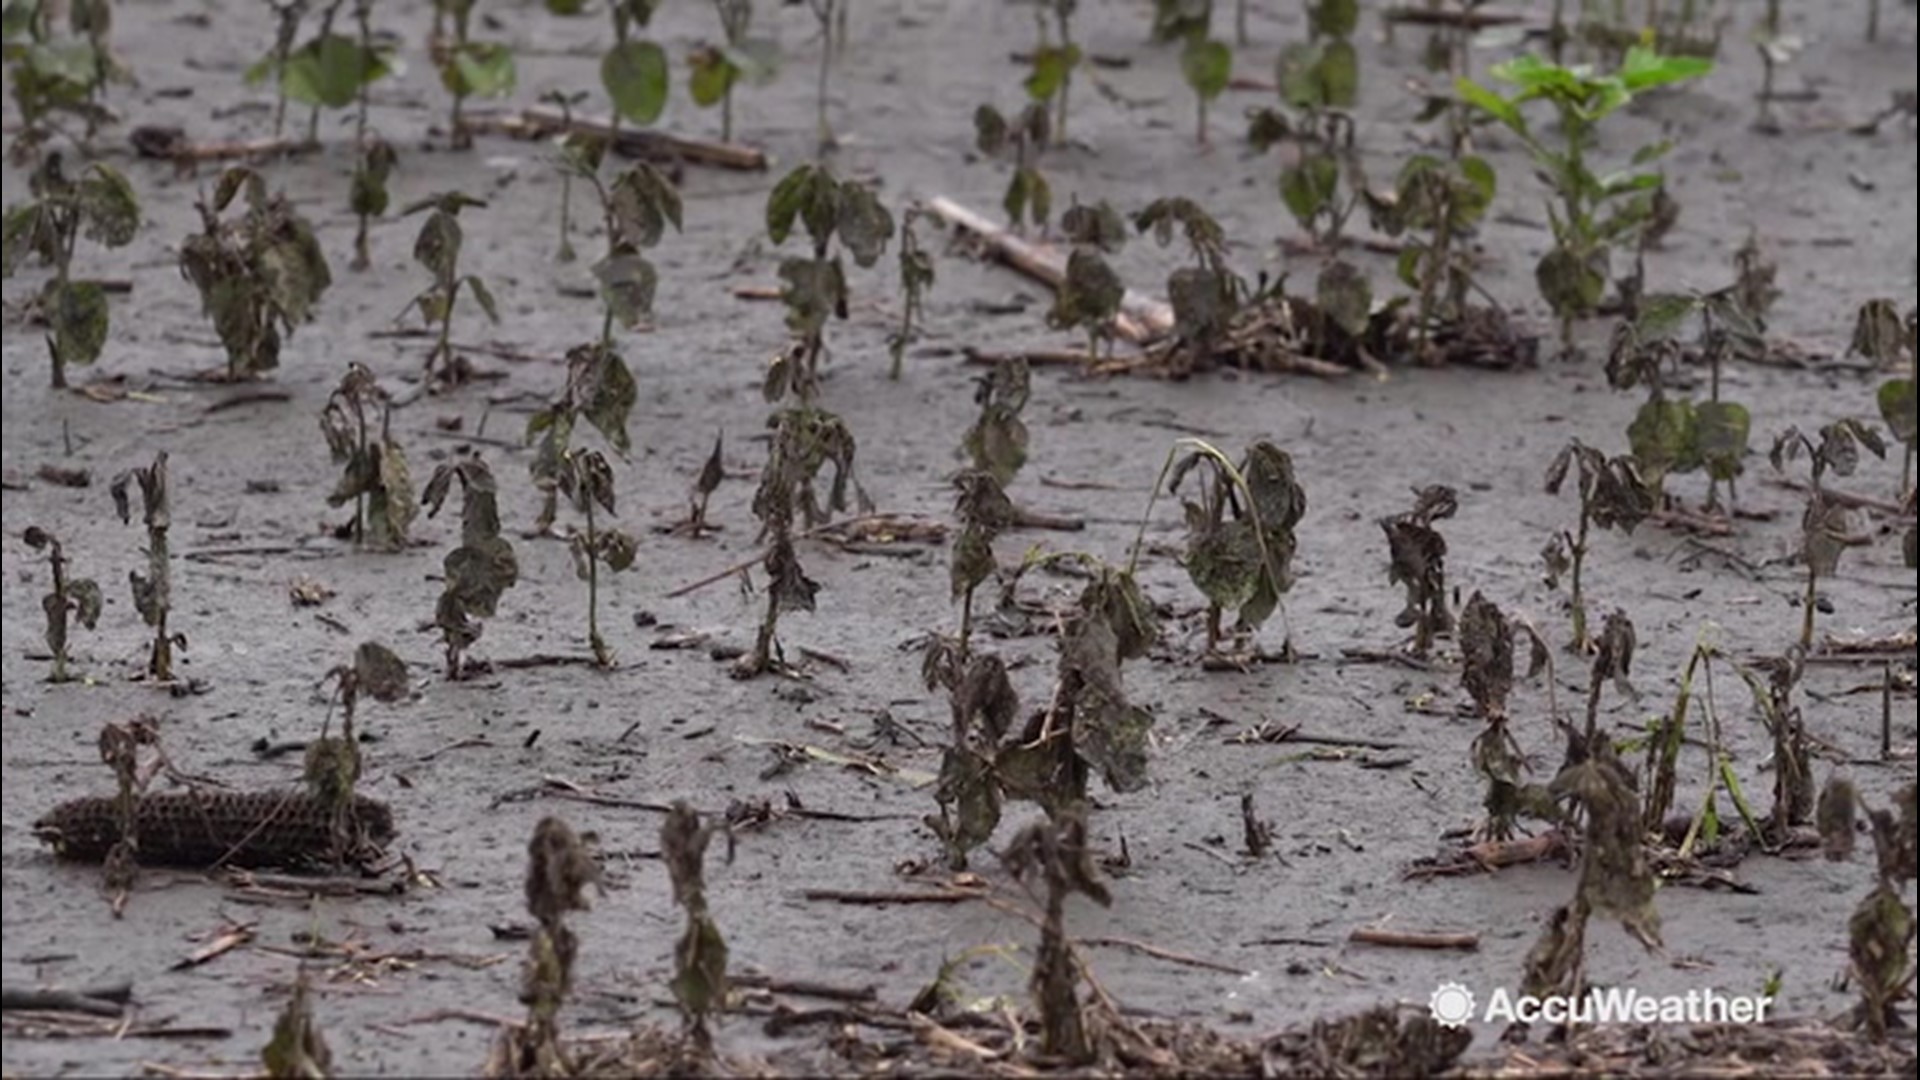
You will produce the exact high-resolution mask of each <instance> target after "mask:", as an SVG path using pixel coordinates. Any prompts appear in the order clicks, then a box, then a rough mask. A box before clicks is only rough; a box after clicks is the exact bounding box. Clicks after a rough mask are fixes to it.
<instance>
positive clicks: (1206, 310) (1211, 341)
mask: <svg viewBox="0 0 1920 1080" xmlns="http://www.w3.org/2000/svg"><path fill="white" fill-rule="evenodd" d="M1133 227H1134V228H1135V229H1137V230H1139V231H1140V232H1142V233H1145V232H1147V231H1148V230H1152V231H1153V238H1154V241H1155V242H1156V243H1158V244H1159V245H1160V246H1161V247H1166V246H1167V245H1168V244H1170V243H1172V242H1173V237H1174V229H1175V228H1176V227H1177V228H1178V229H1179V230H1180V233H1181V235H1182V236H1184V237H1185V239H1186V241H1187V247H1188V248H1190V249H1191V250H1192V252H1193V263H1194V264H1193V265H1192V266H1183V267H1181V268H1179V269H1177V270H1175V271H1174V272H1173V273H1171V274H1169V275H1167V298H1168V300H1169V301H1171V303H1172V305H1173V333H1174V337H1175V338H1176V339H1177V341H1178V346H1177V347H1178V348H1179V349H1181V350H1182V351H1184V352H1186V353H1188V354H1189V355H1190V356H1191V358H1192V361H1193V362H1194V363H1198V362H1200V361H1203V360H1205V359H1207V358H1209V357H1211V356H1212V355H1213V352H1214V349H1215V346H1216V345H1217V344H1218V343H1219V342H1220V341H1221V340H1222V338H1224V337H1225V336H1226V334H1227V331H1228V329H1229V327H1230V326H1231V325H1232V323H1233V319H1234V316H1235V315H1236V314H1238V313H1239V312H1240V310H1241V309H1242V308H1244V307H1246V306H1247V305H1248V304H1249V303H1252V302H1255V301H1256V300H1259V299H1261V298H1262V297H1259V296H1255V295H1253V291H1252V290H1251V289H1249V288H1248V285H1247V281H1246V279H1245V278H1243V277H1241V276H1240V275H1239V274H1236V273H1234V272H1233V270H1232V269H1231V268H1229V267H1228V266H1227V234H1226V230H1225V229H1222V228H1221V227H1220V223H1219V222H1218V221H1215V220H1214V219H1213V215H1211V214H1209V213H1207V212H1206V211H1205V210H1203V209H1201V207H1200V205H1199V204H1198V203H1196V202H1194V201H1193V200H1191V199H1188V198H1185V197H1183V196H1178V195H1175V196H1170V197H1167V198H1161V199H1155V200H1154V201H1153V202H1151V203H1149V204H1147V208H1146V209H1144V210H1142V211H1140V212H1139V213H1137V214H1135V215H1134V216H1133Z"/></svg>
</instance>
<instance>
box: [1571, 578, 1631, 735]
mask: <svg viewBox="0 0 1920 1080" xmlns="http://www.w3.org/2000/svg"><path fill="white" fill-rule="evenodd" d="M1638 647H1639V642H1638V638H1637V636H1636V635H1635V633H1634V630H1633V620H1632V619H1629V618H1627V613H1626V612H1624V611H1620V610H1617V609H1616V610H1614V611H1609V612H1607V620H1606V622H1604V623H1602V624H1601V625H1600V636H1599V637H1598V638H1596V639H1594V642H1593V671H1592V674H1591V677H1590V678H1588V680H1587V727H1586V732H1585V735H1584V736H1583V738H1582V739H1581V743H1580V747H1579V751H1580V752H1591V751H1592V750H1593V744H1594V743H1596V742H1599V741H1601V740H1602V736H1601V734H1600V694H1601V691H1602V690H1603V689H1604V688H1605V687H1606V684H1607V683H1608V682H1609V681H1611V682H1612V683H1613V684H1614V687H1615V688H1616V689H1618V690H1619V691H1620V692H1621V693H1623V694H1627V695H1630V696H1631V695H1632V694H1633V686H1632V684H1630V683H1629V682H1628V681H1627V678H1628V676H1630V675H1632V674H1633V653H1634V650H1635V649H1636V648H1638ZM1569 756H1572V757H1577V756H1578V754H1577V753H1572V752H1570V755H1569Z"/></svg>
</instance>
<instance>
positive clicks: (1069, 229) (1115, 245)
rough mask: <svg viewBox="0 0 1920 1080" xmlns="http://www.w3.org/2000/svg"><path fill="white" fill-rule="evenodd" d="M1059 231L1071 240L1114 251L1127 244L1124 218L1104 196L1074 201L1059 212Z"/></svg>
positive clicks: (1105, 250) (1113, 252) (1109, 251)
mask: <svg viewBox="0 0 1920 1080" xmlns="http://www.w3.org/2000/svg"><path fill="white" fill-rule="evenodd" d="M1060 231H1061V232H1063V233H1065V234H1066V235H1067V239H1068V240H1070V241H1072V242H1073V243H1075V244H1083V245H1086V246H1088V247H1093V248H1098V249H1099V250H1101V251H1104V252H1106V253H1107V254H1109V255H1112V254H1117V253H1118V252H1119V251H1120V249H1122V248H1124V247H1126V244H1127V220H1126V219H1125V218H1123V217H1121V216H1120V212H1119V211H1117V210H1115V209H1114V208H1113V206H1112V205H1111V204H1110V203H1108V202H1107V201H1106V200H1105V199H1102V200H1100V201H1099V202H1097V203H1093V204H1091V205H1088V204H1086V203H1076V204H1075V205H1074V206H1073V207H1071V208H1070V209H1068V210H1067V212H1066V213H1064V214H1062V215H1060Z"/></svg>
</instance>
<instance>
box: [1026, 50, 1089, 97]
mask: <svg viewBox="0 0 1920 1080" xmlns="http://www.w3.org/2000/svg"><path fill="white" fill-rule="evenodd" d="M1079 63H1080V46H1078V45H1064V46H1062V45H1046V46H1042V47H1041V48H1039V49H1036V50H1034V54H1033V71H1032V72H1031V73H1030V74H1028V75H1027V78H1026V84H1025V85H1026V88H1027V96H1028V97H1030V98H1032V99H1033V100H1035V101H1052V100H1053V98H1054V95H1056V94H1058V93H1059V92H1060V88H1061V87H1062V86H1065V85H1066V83H1067V79H1068V78H1069V77H1071V76H1072V74H1073V69H1074V67H1075V66H1076V65H1077V64H1079Z"/></svg>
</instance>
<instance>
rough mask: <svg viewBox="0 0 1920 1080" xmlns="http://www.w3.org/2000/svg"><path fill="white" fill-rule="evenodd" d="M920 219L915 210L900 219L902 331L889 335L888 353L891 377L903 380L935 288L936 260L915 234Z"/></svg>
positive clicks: (909, 211) (909, 210)
mask: <svg viewBox="0 0 1920 1080" xmlns="http://www.w3.org/2000/svg"><path fill="white" fill-rule="evenodd" d="M919 217H920V211H919V210H918V209H917V208H912V207H909V208H908V210H907V212H906V213H904V214H902V215H901V216H900V328H899V329H898V330H895V331H894V332H893V333H891V334H888V335H887V351H888V353H890V354H891V355H892V356H893V367H891V368H890V369H888V371H887V377H888V378H892V379H898V378H899V377H900V365H901V363H902V361H904V360H905V359H906V356H907V346H908V345H910V344H912V342H913V336H914V334H915V333H916V332H917V330H918V326H917V323H918V322H919V320H920V317H921V304H922V300H923V298H924V297H925V296H926V294H927V290H928V289H931V288H933V256H932V254H930V253H929V252H928V251H927V249H926V248H923V247H921V246H920V237H919V236H918V235H917V234H916V233H915V232H914V231H913V223H914V222H915V221H917V220H918V219H919Z"/></svg>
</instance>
